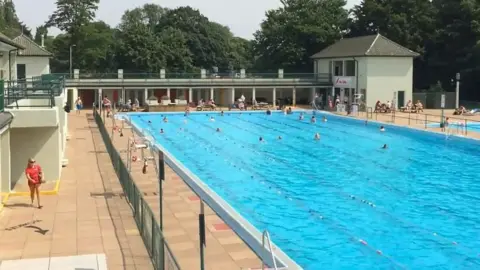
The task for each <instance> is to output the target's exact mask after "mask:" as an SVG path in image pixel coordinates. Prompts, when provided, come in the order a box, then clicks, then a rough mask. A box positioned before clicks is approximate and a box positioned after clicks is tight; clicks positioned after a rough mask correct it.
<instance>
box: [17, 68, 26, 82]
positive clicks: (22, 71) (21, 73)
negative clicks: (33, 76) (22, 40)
mask: <svg viewBox="0 0 480 270" xmlns="http://www.w3.org/2000/svg"><path fill="white" fill-rule="evenodd" d="M26 78H27V67H26V65H25V64H17V80H19V81H25V79H26Z"/></svg>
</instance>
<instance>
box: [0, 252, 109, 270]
mask: <svg viewBox="0 0 480 270" xmlns="http://www.w3.org/2000/svg"><path fill="white" fill-rule="evenodd" d="M19 269H21V270H107V269H108V268H107V259H106V256H105V254H90V255H81V256H66V257H48V258H38V259H23V260H9V261H1V262H0V270H19Z"/></svg>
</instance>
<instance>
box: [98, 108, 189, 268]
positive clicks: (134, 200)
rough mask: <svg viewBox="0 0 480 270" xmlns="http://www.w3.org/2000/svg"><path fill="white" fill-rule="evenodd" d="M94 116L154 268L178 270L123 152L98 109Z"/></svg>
mask: <svg viewBox="0 0 480 270" xmlns="http://www.w3.org/2000/svg"><path fill="white" fill-rule="evenodd" d="M93 114H94V118H95V122H96V123H97V125H98V129H99V130H100V133H101V135H102V139H103V141H104V143H105V146H106V149H107V152H108V154H109V155H110V159H111V161H112V164H113V166H114V168H115V172H116V173H117V176H118V178H119V180H120V184H121V185H122V188H123V190H124V193H125V195H126V198H127V200H128V202H129V203H130V205H131V206H132V209H133V213H134V218H135V221H136V223H137V226H138V229H139V231H140V235H141V236H142V239H143V242H144V244H145V247H146V248H147V251H148V253H149V255H150V257H151V260H152V263H153V266H154V268H155V269H156V270H164V269H168V270H178V269H180V266H179V264H178V262H177V261H176V259H175V256H173V253H172V251H171V249H170V248H169V246H168V244H167V242H166V240H165V238H164V236H163V233H162V230H161V227H160V225H159V223H158V222H157V220H156V218H155V215H154V213H153V211H152V209H151V208H150V206H149V205H148V203H147V202H146V201H145V199H144V197H143V195H142V193H141V191H140V189H139V188H138V187H137V185H136V184H135V182H134V181H133V179H132V176H131V175H130V172H129V170H128V168H127V166H126V165H125V163H124V162H123V160H122V157H121V156H120V153H119V152H118V151H117V150H116V149H115V147H114V146H113V143H112V140H111V139H110V135H109V133H108V131H107V129H106V127H105V124H104V122H103V120H102V117H101V115H100V113H99V112H98V110H97V109H96V108H95V107H94V108H93Z"/></svg>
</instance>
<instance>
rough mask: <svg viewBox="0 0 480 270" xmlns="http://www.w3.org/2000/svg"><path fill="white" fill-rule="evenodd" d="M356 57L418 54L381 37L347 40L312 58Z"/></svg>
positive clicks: (340, 41)
mask: <svg viewBox="0 0 480 270" xmlns="http://www.w3.org/2000/svg"><path fill="white" fill-rule="evenodd" d="M354 56H358V57H360V56H384V57H388V56H395V57H416V56H419V54H418V53H416V52H414V51H412V50H409V49H407V48H405V47H403V46H401V45H399V44H398V43H395V42H393V41H391V40H390V39H388V38H386V37H384V36H382V35H380V34H376V35H370V36H362V37H354V38H345V39H341V40H339V41H337V42H336V43H334V44H332V45H330V46H328V47H327V48H325V49H323V50H322V51H321V52H318V53H316V54H314V55H312V57H311V58H315V59H318V58H341V57H354Z"/></svg>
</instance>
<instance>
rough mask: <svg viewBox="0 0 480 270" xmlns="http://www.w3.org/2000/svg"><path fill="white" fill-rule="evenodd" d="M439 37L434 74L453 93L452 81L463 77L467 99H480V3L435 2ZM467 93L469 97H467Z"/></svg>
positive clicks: (435, 50) (439, 0) (441, 0)
mask: <svg viewBox="0 0 480 270" xmlns="http://www.w3.org/2000/svg"><path fill="white" fill-rule="evenodd" d="M433 4H434V5H435V7H436V9H437V10H438V14H437V16H436V27H437V36H436V39H435V44H434V53H433V58H434V59H433V60H432V64H431V68H432V70H433V71H434V72H435V73H436V74H438V79H439V80H440V81H441V82H442V83H443V85H444V86H445V87H447V86H448V88H449V89H451V90H453V85H452V84H451V82H450V80H451V79H453V78H455V74H456V73H457V72H460V73H461V74H462V89H465V90H466V91H462V95H464V96H463V97H467V98H471V99H480V93H479V92H478V90H477V88H478V87H477V85H478V84H480V78H479V77H480V67H479V66H478V63H479V61H480V50H479V49H480V48H479V43H478V41H479V40H480V3H479V2H478V1H475V0H459V1H445V0H436V1H433ZM465 93H466V94H465Z"/></svg>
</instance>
